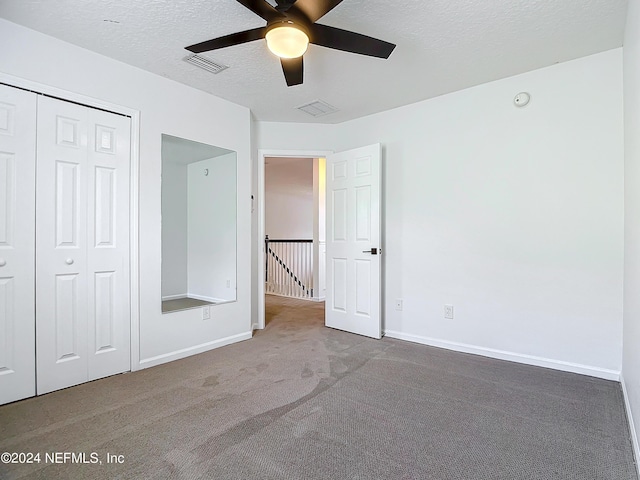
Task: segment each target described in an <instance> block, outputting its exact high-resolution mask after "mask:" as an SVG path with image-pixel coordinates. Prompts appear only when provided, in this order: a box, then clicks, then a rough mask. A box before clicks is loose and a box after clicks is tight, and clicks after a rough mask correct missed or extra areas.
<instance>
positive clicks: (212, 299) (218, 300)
mask: <svg viewBox="0 0 640 480" xmlns="http://www.w3.org/2000/svg"><path fill="white" fill-rule="evenodd" d="M187 297H189V298H193V299H195V300H202V301H203V302H211V303H223V302H228V301H229V300H224V299H222V298H215V297H206V296H204V295H195V294H193V293H188V294H187Z"/></svg>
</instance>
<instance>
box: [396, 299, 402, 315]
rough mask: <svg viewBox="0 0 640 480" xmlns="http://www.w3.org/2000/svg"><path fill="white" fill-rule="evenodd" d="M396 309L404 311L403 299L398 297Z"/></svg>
mask: <svg viewBox="0 0 640 480" xmlns="http://www.w3.org/2000/svg"><path fill="white" fill-rule="evenodd" d="M396 310H398V311H400V312H401V311H402V299H401V298H396Z"/></svg>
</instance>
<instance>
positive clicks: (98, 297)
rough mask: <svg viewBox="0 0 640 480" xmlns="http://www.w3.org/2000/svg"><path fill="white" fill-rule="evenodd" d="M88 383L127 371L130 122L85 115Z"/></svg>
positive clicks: (107, 115) (106, 115) (110, 116)
mask: <svg viewBox="0 0 640 480" xmlns="http://www.w3.org/2000/svg"><path fill="white" fill-rule="evenodd" d="M89 125H90V127H89V128H90V130H91V132H92V134H91V135H90V138H89V148H88V157H87V160H88V174H89V178H88V182H87V185H88V188H89V191H88V198H89V202H88V207H89V215H88V217H87V219H88V231H87V232H88V242H87V243H88V272H89V273H88V274H89V276H90V277H91V280H90V286H89V305H91V306H92V308H91V309H90V311H89V322H88V334H89V380H94V379H96V378H101V377H105V376H107V375H113V374H115V373H120V372H124V371H127V370H130V368H131V353H130V352H131V348H130V300H129V291H130V290H129V178H130V173H129V168H130V161H129V159H130V130H131V124H130V119H129V118H128V117H123V116H120V115H115V114H111V113H107V112H102V111H99V110H92V111H91V112H90V113H89Z"/></svg>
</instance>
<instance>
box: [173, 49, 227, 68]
mask: <svg viewBox="0 0 640 480" xmlns="http://www.w3.org/2000/svg"><path fill="white" fill-rule="evenodd" d="M184 61H185V62H187V63H190V64H192V65H195V66H196V67H200V68H202V69H204V70H206V71H207V72H211V73H220V72H221V71H223V70H226V69H227V68H229V67H228V66H227V65H222V64H221V63H216V62H214V61H213V60H209V59H208V58H206V57H201V56H200V55H198V54H197V53H194V54H192V55H187V56H186V57H184Z"/></svg>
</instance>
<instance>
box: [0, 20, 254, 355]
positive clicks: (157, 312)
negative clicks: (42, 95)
mask: <svg viewBox="0 0 640 480" xmlns="http://www.w3.org/2000/svg"><path fill="white" fill-rule="evenodd" d="M0 44H2V46H3V48H2V49H0V73H3V74H9V75H13V76H15V77H20V78H23V79H27V80H31V81H34V82H38V83H40V84H44V85H47V86H52V87H57V88H60V89H63V90H66V91H69V92H74V93H77V94H82V95H86V96H89V97H93V98H96V99H100V100H103V101H105V102H111V103H115V104H118V105H123V106H126V107H129V108H132V109H136V110H139V111H140V136H139V154H140V171H139V173H140V191H139V212H140V218H139V222H140V228H139V245H140V251H139V253H140V258H139V273H140V281H139V285H140V305H139V312H140V326H139V335H140V357H141V359H142V360H143V362H142V365H143V366H150V365H153V364H155V363H160V362H164V361H169V360H172V359H174V358H179V357H182V356H186V355H189V354H191V353H196V352H198V351H201V350H204V349H208V348H212V347H213V346H216V345H220V344H223V343H225V342H229V341H233V340H239V339H242V338H248V336H249V335H250V329H251V324H250V316H251V298H250V297H251V279H250V273H251V265H250V261H251V239H250V236H251V218H250V195H251V166H250V144H251V138H250V133H251V132H250V112H249V110H248V109H246V108H244V107H240V106H238V105H234V104H232V103H229V102H227V101H224V100H222V99H219V98H216V97H214V96H212V95H209V94H206V93H204V92H201V91H198V90H195V89H193V88H189V87H186V86H184V85H180V84H178V83H176V82H173V81H170V80H168V79H165V78H163V77H160V76H157V75H153V74H151V73H148V72H145V71H142V70H140V69H137V68H134V67H131V66H129V65H126V64H123V63H120V62H117V61H114V60H111V59H108V58H106V57H103V56H101V55H98V54H96V53H93V52H89V51H87V50H84V49H81V48H78V47H76V46H73V45H71V44H68V43H65V42H62V41H60V40H57V39H54V38H52V37H48V36H46V35H42V34H40V33H37V32H34V31H32V30H29V29H26V28H23V27H21V26H18V25H15V24H13V23H10V22H7V21H5V20H0ZM163 133H167V134H169V135H173V136H177V137H183V138H188V139H191V140H194V141H198V142H202V143H207V144H211V145H217V146H220V147H223V148H227V149H229V150H234V151H236V152H237V153H238V170H237V174H238V192H237V195H238V197H237V198H238V301H237V302H233V303H228V304H224V305H220V306H215V307H212V308H211V319H210V320H207V321H203V320H202V312H201V311H200V310H199V309H195V310H186V311H182V312H176V313H172V314H165V315H163V314H162V313H161V241H160V238H161V226H160V225H161V223H160V220H161V218H160V216H161V209H160V205H161V198H160V197H161V195H160V185H161V183H160V172H161V160H160V159H161V141H160V140H161V138H160V137H161V135H162V134H163ZM134 348H135V345H134ZM134 367H135V365H134Z"/></svg>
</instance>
